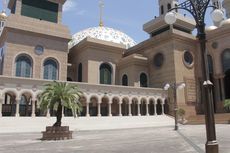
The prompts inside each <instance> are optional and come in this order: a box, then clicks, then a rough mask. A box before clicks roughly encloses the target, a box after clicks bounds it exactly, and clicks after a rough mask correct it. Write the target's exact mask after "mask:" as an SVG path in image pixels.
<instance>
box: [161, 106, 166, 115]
mask: <svg viewBox="0 0 230 153" xmlns="http://www.w3.org/2000/svg"><path fill="white" fill-rule="evenodd" d="M161 106H162V107H161V108H162V115H164V114H165V109H164V103H162V104H161Z"/></svg>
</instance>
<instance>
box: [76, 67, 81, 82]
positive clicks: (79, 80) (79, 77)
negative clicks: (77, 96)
mask: <svg viewBox="0 0 230 153" xmlns="http://www.w3.org/2000/svg"><path fill="white" fill-rule="evenodd" d="M77 81H78V82H82V64H81V63H80V64H79V65H78V79H77Z"/></svg>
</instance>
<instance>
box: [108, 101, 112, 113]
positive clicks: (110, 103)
mask: <svg viewBox="0 0 230 153" xmlns="http://www.w3.org/2000/svg"><path fill="white" fill-rule="evenodd" d="M108 105H109V114H108V116H112V111H111V105H112V101H111V100H109V103H108Z"/></svg>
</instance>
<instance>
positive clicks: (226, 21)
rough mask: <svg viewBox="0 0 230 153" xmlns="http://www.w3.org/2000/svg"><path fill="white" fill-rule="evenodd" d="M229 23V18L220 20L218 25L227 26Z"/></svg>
mask: <svg viewBox="0 0 230 153" xmlns="http://www.w3.org/2000/svg"><path fill="white" fill-rule="evenodd" d="M229 25H230V19H226V20H224V21H222V22H221V23H220V26H221V27H223V26H229Z"/></svg>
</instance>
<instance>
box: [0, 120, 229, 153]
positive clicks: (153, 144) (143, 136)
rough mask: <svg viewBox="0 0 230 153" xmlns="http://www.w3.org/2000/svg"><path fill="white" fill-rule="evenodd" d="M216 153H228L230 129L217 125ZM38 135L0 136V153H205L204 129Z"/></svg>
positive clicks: (196, 126) (200, 126)
mask: <svg viewBox="0 0 230 153" xmlns="http://www.w3.org/2000/svg"><path fill="white" fill-rule="evenodd" d="M216 129H217V140H218V143H219V147H220V153H230V132H229V130H230V125H229V124H223V125H217V126H216ZM39 138H41V133H1V134H0V153H205V151H204V147H205V146H204V144H205V141H206V136H205V126H204V125H186V126H182V125H180V130H179V131H178V132H176V131H174V130H173V126H164V127H147V128H136V129H119V130H100V131H96V130H95V131H78V132H74V139H72V140H63V141H40V140H39Z"/></svg>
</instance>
